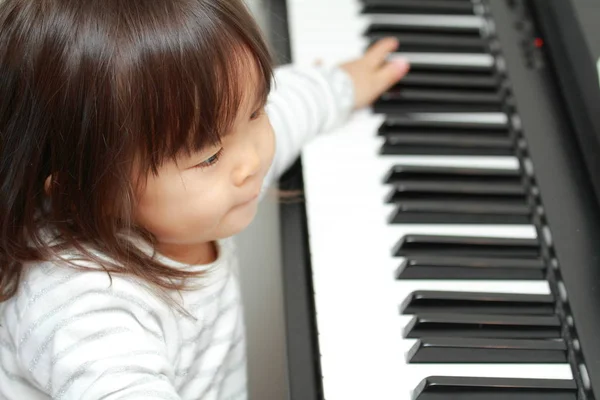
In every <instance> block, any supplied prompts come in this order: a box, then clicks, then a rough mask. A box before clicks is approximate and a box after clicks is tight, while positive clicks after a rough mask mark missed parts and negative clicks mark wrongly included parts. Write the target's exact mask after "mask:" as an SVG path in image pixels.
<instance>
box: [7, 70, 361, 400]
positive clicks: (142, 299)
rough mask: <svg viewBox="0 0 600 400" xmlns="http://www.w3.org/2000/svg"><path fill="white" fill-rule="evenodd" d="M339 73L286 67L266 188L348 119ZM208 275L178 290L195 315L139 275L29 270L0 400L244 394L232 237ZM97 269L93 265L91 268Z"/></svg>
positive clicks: (271, 111)
mask: <svg viewBox="0 0 600 400" xmlns="http://www.w3.org/2000/svg"><path fill="white" fill-rule="evenodd" d="M352 104H353V88H352V83H351V81H350V78H349V77H348V76H347V75H346V73H344V72H343V71H341V70H340V69H337V68H333V69H326V68H299V67H291V66H287V67H282V68H278V69H277V70H276V73H275V87H274V89H273V91H272V92H271V94H270V96H269V101H268V105H267V114H268V116H269V118H270V120H271V123H272V125H273V128H274V130H275V135H276V143H277V145H276V155H275V159H274V162H273V165H272V167H271V169H270V171H269V173H268V175H267V179H266V180H265V187H266V186H267V185H269V184H271V183H272V182H273V181H275V179H277V178H278V177H279V176H280V175H281V173H283V171H285V170H286V169H287V168H288V167H289V166H290V165H291V164H292V162H293V161H294V160H295V159H296V158H297V156H298V154H299V152H300V149H301V148H302V146H303V145H304V144H305V143H307V142H308V141H309V140H310V139H312V138H313V137H314V136H315V135H316V134H317V133H319V132H325V131H328V130H330V129H332V128H334V127H335V126H337V125H339V124H340V123H342V122H343V121H345V120H346V118H347V117H348V116H349V114H350V112H351V108H352ZM217 244H218V257H217V260H216V261H215V262H214V263H212V264H208V265H197V266H189V265H184V264H181V263H178V262H175V261H173V260H170V259H167V258H164V257H159V259H160V261H162V262H164V263H166V264H169V265H171V266H174V267H178V268H186V269H190V268H191V269H195V270H198V269H202V270H205V271H206V272H207V274H206V275H204V277H203V278H202V284H203V287H202V289H199V290H194V291H184V292H182V293H181V294H179V293H172V295H173V296H174V299H176V300H177V301H178V302H179V303H180V304H181V305H182V306H183V308H184V309H185V310H186V311H187V313H188V314H189V315H186V314H185V313H182V312H180V310H178V309H174V308H172V307H170V306H169V305H168V304H167V303H166V302H164V301H163V300H161V299H160V298H159V297H158V296H157V295H155V294H154V292H153V291H152V290H150V289H149V288H148V287H147V285H145V284H144V283H143V282H139V281H138V280H137V279H134V278H129V277H124V276H117V275H113V277H112V284H111V280H110V279H109V277H108V276H107V274H106V273H105V272H103V271H101V270H96V271H78V270H74V269H71V268H68V267H66V266H65V265H64V264H63V263H62V262H59V261H47V262H43V263H35V264H33V263H32V264H29V265H27V266H26V267H25V270H24V273H23V277H22V281H21V283H20V286H19V290H18V293H17V295H16V296H15V297H13V298H11V299H10V300H8V301H6V302H4V303H1V304H0V400H5V399H7V400H41V399H50V398H52V399H61V400H67V399H68V400H71V399H73V400H74V399H86V400H96V399H97V400H100V399H103V400H117V399H123V400H132V399H144V400H150V399H173V400H180V399H186V400H187V399H189V400H192V399H194V400H198V399H203V400H241V399H246V398H247V382H246V379H247V378H246V349H245V346H246V342H245V336H244V323H243V315H242V305H241V300H240V291H239V286H238V277H237V259H236V254H235V248H234V246H233V241H232V239H225V240H221V241H218V243H217ZM86 265H91V266H93V264H91V262H88V263H86Z"/></svg>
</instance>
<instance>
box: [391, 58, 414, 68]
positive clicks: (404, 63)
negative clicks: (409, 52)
mask: <svg viewBox="0 0 600 400" xmlns="http://www.w3.org/2000/svg"><path fill="white" fill-rule="evenodd" d="M390 62H391V63H392V64H395V65H396V66H398V69H401V70H405V69H406V68H409V67H410V63H409V62H408V60H407V59H406V58H404V57H395V58H393V59H392V60H391V61H390Z"/></svg>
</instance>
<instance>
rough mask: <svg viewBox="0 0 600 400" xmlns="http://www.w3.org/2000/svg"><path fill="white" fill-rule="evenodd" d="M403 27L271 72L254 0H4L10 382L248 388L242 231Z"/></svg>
mask: <svg viewBox="0 0 600 400" xmlns="http://www.w3.org/2000/svg"><path fill="white" fill-rule="evenodd" d="M397 45H398V44H397V43H396V42H395V41H394V40H392V39H386V40H382V41H380V42H378V43H376V44H375V45H374V46H372V47H371V48H370V50H369V51H368V52H367V53H366V55H365V56H364V57H363V58H360V59H358V60H355V61H352V62H349V63H347V64H344V65H342V66H340V67H336V68H318V67H314V68H298V67H293V66H287V67H283V68H280V69H278V70H277V71H275V73H274V76H273V71H272V66H271V59H270V57H269V52H268V50H267V48H266V46H265V43H264V41H263V39H262V38H261V35H260V33H259V30H258V28H257V26H256V25H255V23H254V22H253V20H252V18H251V16H250V14H249V13H248V11H247V9H246V8H245V6H244V5H243V3H242V2H241V0H4V1H3V2H1V3H0V99H1V101H0V399H8V400H25V399H26V400H36V399H50V398H52V399H86V400H92V399H93V400H100V399H103V400H116V399H123V400H124V399H128V400H129V399H145V400H148V399H173V400H174V399H196V400H197V399H210V400H212V399H245V398H246V397H247V393H246V392H247V389H246V357H245V341H244V324H243V318H242V308H241V303H240V293H239V289H238V283H237V277H236V268H237V267H236V259H235V252H234V249H233V247H232V242H231V239H230V238H231V237H232V236H233V235H235V234H237V233H238V232H240V231H241V230H242V229H244V228H245V227H246V226H247V225H248V224H249V223H250V222H251V221H252V219H253V217H254V215H255V213H256V208H257V202H258V200H259V198H260V196H261V193H262V192H263V189H264V188H265V187H266V186H268V185H269V184H270V183H272V182H273V181H274V180H276V179H277V178H278V177H279V176H280V174H281V173H282V172H283V171H284V170H285V169H286V168H287V167H289V165H290V164H291V163H292V162H293V161H294V159H295V158H296V157H297V156H298V154H299V152H300V149H301V147H302V146H303V145H304V144H305V143H306V142H308V141H309V140H310V139H311V138H313V137H314V136H315V135H316V134H317V133H319V132H325V131H327V130H330V129H331V128H333V127H335V126H338V125H339V124H341V123H343V122H344V121H345V120H346V119H347V117H348V115H349V114H350V113H351V111H352V110H353V109H356V108H360V107H363V106H366V105H368V104H369V103H370V102H372V101H373V100H374V99H375V98H377V97H378V96H379V95H380V94H381V93H382V92H383V91H385V90H386V89H387V88H389V87H390V86H392V85H393V84H394V83H396V82H397V81H398V80H399V79H401V77H402V76H403V75H404V74H406V72H407V69H408V65H407V64H406V62H398V63H390V62H386V61H385V60H386V57H387V56H388V54H389V53H390V52H391V51H393V50H394V49H395V48H396V46H397ZM272 86H273V87H272ZM257 251H260V250H258V249H257Z"/></svg>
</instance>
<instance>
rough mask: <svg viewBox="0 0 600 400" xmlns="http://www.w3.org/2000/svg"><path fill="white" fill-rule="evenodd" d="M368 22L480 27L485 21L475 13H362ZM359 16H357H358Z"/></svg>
mask: <svg viewBox="0 0 600 400" xmlns="http://www.w3.org/2000/svg"><path fill="white" fill-rule="evenodd" d="M360 17H364V18H366V19H367V21H368V23H369V24H382V25H404V26H434V27H459V28H473V29H481V28H482V27H483V26H484V24H485V21H484V19H483V18H481V17H480V16H476V15H406V14H363V15H361V16H360ZM360 17H359V18H360Z"/></svg>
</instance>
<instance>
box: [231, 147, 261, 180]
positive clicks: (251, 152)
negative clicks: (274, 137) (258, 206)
mask: <svg viewBox="0 0 600 400" xmlns="http://www.w3.org/2000/svg"><path fill="white" fill-rule="evenodd" d="M259 170H260V157H259V156H258V153H257V152H256V150H255V149H248V150H247V151H246V152H245V153H244V156H243V157H242V158H241V160H240V161H239V163H238V165H237V167H236V168H235V170H234V171H233V183H234V185H236V186H243V185H244V183H246V181H247V180H248V179H250V178H252V177H253V176H254V175H256V174H257V173H258V171H259Z"/></svg>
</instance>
